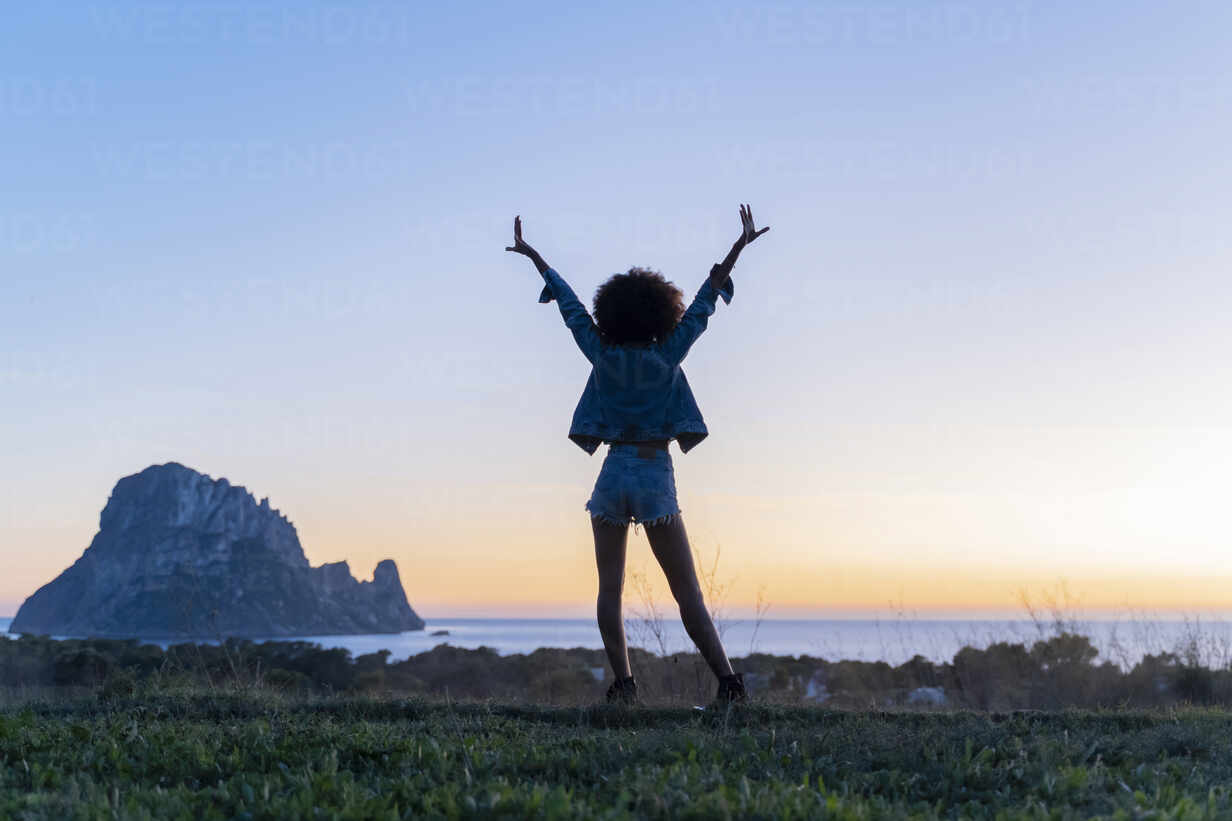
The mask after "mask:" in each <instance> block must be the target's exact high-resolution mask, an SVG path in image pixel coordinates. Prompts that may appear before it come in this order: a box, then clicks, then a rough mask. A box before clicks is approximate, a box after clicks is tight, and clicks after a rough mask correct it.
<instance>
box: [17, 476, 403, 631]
mask: <svg viewBox="0 0 1232 821" xmlns="http://www.w3.org/2000/svg"><path fill="white" fill-rule="evenodd" d="M423 626H424V622H423V620H422V619H420V618H419V616H417V615H416V614H415V611H414V610H412V609H411V606H410V605H409V604H408V603H407V600H406V593H405V592H404V591H403V589H402V581H401V580H400V579H399V577H398V568H397V566H396V565H395V564H394V563H393V561H391V560H389V559H386V560H384V561H382V562H381V563H380V564H378V565H377V566H376V572H375V573H374V574H373V578H372V581H370V582H360V581H356V579H355V578H354V577H353V576H352V575H351V571H350V568H349V567H348V566H347V563H346V562H336V563H334V564H324V565H321V566H320V567H310V566H309V564H308V559H307V557H305V556H304V550H303V548H302V547H300V543H299V537H298V536H297V535H296V533H295V527H294V526H293V525H292V524H291V523H290V522H289V521H287V519H286V517H284V516H283V515H282V514H280V513H279V512H278V511H277V510H274V509H272V508H271V507H270V505H269V500H268V499H262V500H261V503H260V504H257V502H256V500H255V499H253V497H252V494H251V493H249V492H248V491H247V490H245V489H244V488H243V487H240V486H237V485H232V484H231V483H230V482H228V481H227V480H226V479H217V480H214V479H211V478H210V477H209V476H205V475H203V474H200V473H197V472H196V471H195V470H191V469H189V468H186V467H184V466H183V465H180V464H176V463H174V462H171V463H168V464H165V465H154V466H151V467H148V468H146V469H145V470H143V471H141V472H140V473H138V474H135V475H133V476H127V477H125V478H123V479H121V480H120V481H119V482H117V483H116V486H115V489H114V490H112V492H111V498H110V499H108V500H107V506H106V507H104V508H103V513H102V516H101V520H100V526H99V531H98V533H97V534H96V535H95V537H94V540H93V541H92V542H91V543H90V546H89V548H87V549H86V552H85V553H84V554H82V556H81V558H80V559H78V560H77V561H76V562H75V563H74V564H73V566H72V567H70V568H68V569H67V570H65V571H64V572H63V573H61V574H60V575H59V576H58V577H56V579H55V580H53V581H51V582H50V583H48V584H46V585H44V586H43V587H41V588H39V590H38V591H36V592H35V593H34V595H32V596H31V597H30V598H28V599H26V601H25V603H24V604H23V605H22V606H21V609H20V610H18V611H17V615H16V617H15V618H14V619H13V623H12V625H11V626H10V628H9V630H10V632H14V633H48V634H51V635H63V636H123V637H128V636H133V637H141V638H214V637H216V636H219V635H222V636H249V637H266V636H269V637H273V636H310V635H329V634H344V633H397V632H401V631H403V630H422V629H423Z"/></svg>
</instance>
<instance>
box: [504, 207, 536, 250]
mask: <svg viewBox="0 0 1232 821" xmlns="http://www.w3.org/2000/svg"><path fill="white" fill-rule="evenodd" d="M505 250H506V251H513V252H514V253H515V254H522V255H523V256H527V257H529V256H530V255H531V254H533V253H535V249H534V248H531V247H530V246H529V245H528V244H527V243H526V241H525V240H524V239H522V217H521V216H517V217H514V218H513V245H506V246H505Z"/></svg>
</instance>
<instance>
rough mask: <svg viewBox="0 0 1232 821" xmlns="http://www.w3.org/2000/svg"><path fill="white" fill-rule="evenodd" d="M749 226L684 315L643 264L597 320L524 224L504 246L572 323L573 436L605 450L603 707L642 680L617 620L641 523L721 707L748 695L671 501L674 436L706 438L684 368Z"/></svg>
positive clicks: (632, 695)
mask: <svg viewBox="0 0 1232 821" xmlns="http://www.w3.org/2000/svg"><path fill="white" fill-rule="evenodd" d="M740 221H741V225H742V229H741V232H740V237H739V238H738V239H737V240H736V241H735V243H734V244H733V245H732V248H731V251H729V252H728V254H727V257H726V258H724V260H723V261H722V262H720V263H718V264H717V265H714V266H713V267H712V268H711V269H710V276H709V277H707V279H706V281H705V282H703V283H702V286H701V288H700V289H699V290H698V292H697V296H696V297H695V298H694V299H693V302H692V304H691V305H690V306H689V308H688V310H685V309H684V303H683V299H682V294H681V292H680V289H679V288H677V287H676V286H675V285H674V284H672V283H671V282H668V281H667V280H666V279H664V278H663V276H662V275H660V274H658V273H656V272H654V271H649V270H646V269H644V268H631V269H629V271H628V272H627V273H623V274H616V275H614V276H612V277H611V278H610V279H608V280H607V282H605V283H603V285H601V286H600V287H599V290H598V291H597V292H596V293H595V301H594V319H592V318H591V316H590V314H589V313H587V311H586V308H585V307H584V306H583V305H582V304H581V302H579V301H578V298H577V296H576V295H575V294H574V293H573V290H572V289H571V288H570V287H569V285H568V284H567V283H566V282H565V280H564V279H562V278H561V276H560V274H558V273H557V272H556V271H555V270H553V269H552V268H551V267H550V266H549V265H548V264H547V263H546V262H544V261H543V257H541V256H540V255H539V254H538V252H536V251H535V249H534V248H532V247H531V246H530V245H528V244H527V243H526V242H525V241H524V240H523V239H522V218H521V217H515V218H514V220H513V237H514V243H513V245H511V246H508V247H506V248H505V250H506V251H513V252H515V253H518V254H523V255H524V256H526V257H528V258H529V259H530V260H531V261H532V262H534V264H535V267H536V268H538V269H539V273H540V274H541V275H542V276H543V278H544V282H545V285H544V288H543V291H542V293H540V295H539V301H540V302H551V301H552V300H553V299H555V300H556V303H557V305H558V306H559V307H560V312H561V315H562V316H563V317H564V320H565V325H566V326H568V328H569V330H570V331H572V332H573V338H574V340H575V341H576V342H577V344H578V347H579V348H581V350H582V353H583V354H584V355H585V356H586V358H587V359H588V360H589V361H590V363H591V365H592V368H591V373H590V378H589V379H588V380H587V382H586V388H585V390H584V391H583V392H582V398H581V399H580V400H579V401H578V405H577V408H576V409H575V410H574V413H573V423H572V425H571V426H570V429H569V438H570V439H572V440H573V441H574V442H575V443H576V444H577V445H578V446H579V447H581V448H582V449H583V450H585V451H586V452H587V453H594V452H595V450H596V449H597V448H598V447H599V445H600V444H602V443H604V442H606V443H608V452H607V456H606V457H605V458H604V460H603V466H602V468H601V469H600V470H599V477H598V479H597V480H596V481H595V487H594V491H593V493H592V494H591V496H590V500H589V501H587V502H586V509H587V510H588V511H590V515H591V527H592V529H593V531H594V537H595V561H596V563H597V565H598V570H599V596H598V602H597V605H596V614H597V616H598V621H599V632H600V634H601V635H602V636H603V646H604V649H605V650H606V651H607V657H608V661H609V662H610V663H611V665H612V673H613V675H614V676H615V680H614V681H613V683H612V685H611V687H610V688H609V689H608V692H607V699H608V701H612V702H621V703H625V704H633V703H636V702H637V683H636V682H635V681H634V679H633V675H632V673H631V671H630V668H629V651H628V645H627V643H626V640H625V631H624V620H623V619H622V617H621V592H622V590H623V587H624V575H625V545H626V537H627V535H628V525H629V523H630V522H633V523H634V524H635V525H637V524H643V525H644V526H645V527H646V537H647V539H648V540H649V541H650V548H651V550H652V551H653V552H654V555H655V558H656V559H657V560H658V562H659V565H660V566H661V567H662V568H663V573H664V575H666V577H667V582H668V585H669V586H670V587H671V591H672V596H673V597H674V598H675V599H676V603H677V604H678V605H679V606H680V618H681V621H682V622H683V623H684V627H685V630H686V631H687V632H688V634H689V638H691V639H692V640H693V643H694V644H696V645H697V649H698V650H699V651H700V652H701V654H702V656H703V658H705V660H706V663H707V665H709V667H710V669H711V670H712V671H713V672H714V674H715V676H716V677H717V678H718V693H717V695H716V698H715V700H716V702H718V703H720V704H724V703H730V702H734V701H743V700H744V699H745V698H746V693H745V687H744V678H743V674H739V673H735V672H733V671H732V666H731V662H730V661H729V660H728V658H727V653H726V651H724V649H723V643H722V641H720V639H719V634H718V631H717V630H715V627H714V622H713V621H712V620H711V618H710V613H709V612H708V611H707V609H706V604H705V601H704V600H703V598H702V592H701V587H700V585H699V584H698V581H697V571H696V568H695V567H694V566H693V554H692V551H691V550H690V548H689V538H688V535H687V534H686V533H685V529H684V521H683V520H682V519H681V516H680V507H679V505H678V504H677V502H676V479H675V474H674V471H673V468H672V457H671V454H670V452H669V450H668V445H669V444H670V442H671V440H673V439H675V440H676V443H677V444H678V445H679V447H680V451H681V453H687V452H688V451H689V450H690V449H691V448H693V447H694V446H695V445H697V444H698V443H699V442H700V441H702V439H704V438H705V437H706V435H707V430H706V424H705V422H704V421H703V420H702V415H701V412H700V410H698V407H697V403H696V401H695V400H694V399H693V392H692V391H691V390H690V389H689V383H688V380H686V379H685V375H684V371H683V370H681V367H680V363H681V362H682V361H683V360H684V358H685V355H686V354H687V353H688V352H689V348H690V347H692V345H693V343H694V342H695V341H696V340H697V338H698V336H700V335H701V333H702V331H704V330H705V329H706V324H707V321H708V319H709V317H710V315H711V314H712V313H714V311H715V307H716V302H717V299H718V297H720V296H721V297H722V298H723V301H724V302H725V303H730V302H731V298H732V294H733V289H734V286H733V283H732V280H731V270H732V266H734V265H735V263H736V259H737V258H738V257H739V256H740V252H741V251H742V250H743V249H744V247H745V246H746V245H748V244H749V243H751V242H753V241H754V240H755V239H757V238H758V237H759V236H761V235H762V234H764V233H765V232H766V231H769V230H770V228H769V227H768V226H767V227H765V228H762V229H761V230H757V229H756V228H755V227H754V224H753V212H752V210H751V209H750V208H749V207H748V206H746V205H742V206H740Z"/></svg>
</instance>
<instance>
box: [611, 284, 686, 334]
mask: <svg viewBox="0 0 1232 821" xmlns="http://www.w3.org/2000/svg"><path fill="white" fill-rule="evenodd" d="M683 315H684V295H683V294H682V293H681V292H680V289H679V288H677V287H676V286H675V284H674V283H672V282H669V281H668V280H666V279H664V278H663V275H662V274H660V273H659V272H658V271H651V270H649V269H647V268H630V269H629V271H628V273H625V274H613V275H612V276H611V277H610V278H609V279H608V281H607V282H605V283H603V284H602V285H600V286H599V290H597V291H595V324H596V325H598V326H599V333H600V334H601V335H602V337H603V339H604V340H605V341H606V342H608V343H610V344H613V345H627V344H639V343H648V342H659V341H662V340H664V339H666V338H667V335H668V334H670V333H671V332H672V330H673V329H674V328H675V327H676V323H678V322H679V321H680V317H681V316H683Z"/></svg>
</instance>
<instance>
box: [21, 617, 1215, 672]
mask: <svg viewBox="0 0 1232 821" xmlns="http://www.w3.org/2000/svg"><path fill="white" fill-rule="evenodd" d="M11 621H12V619H11V618H0V634H2V635H8V633H7V630H8V626H9V623H10V622H11ZM720 627H721V628H722V630H723V634H724V635H723V638H724V643H725V645H726V646H727V650H728V653H729V655H731V656H733V657H739V656H745V655H748V654H749V653H750V652H758V653H771V654H774V655H784V656H802V655H809V656H815V657H819V658H825V659H828V660H831V661H836V660H840V659H852V660H860V661H886V662H889V663H890V664H901V663H902V662H904V661H906V660H908V659H910V658H911V657H912V656H915V655H917V654H918V655H921V656H924V657H925V658H928V659H930V660H933V661H950V660H951V659H953V657H954V654H955V653H956V652H958V651H959V650H960V649H961V648H963V647H964V646H971V647H981V648H982V647H987V646H988V645H989V644H992V643H994V642H997V641H1008V642H1026V643H1028V644H1030V643H1031V642H1034V641H1036V640H1038V639H1039V638H1040V635H1041V632H1040V629H1039V628H1038V627H1037V626H1036V625H1035V624H1034V623H1032V622H1030V621H1014V620H1009V621H941V620H925V619H898V620H888V621H877V620H854V619H853V620H838V619H835V620H809V619H799V620H787V619H772V620H766V621H763V622H762V623H761V624H760V625H757V624H755V623H754V622H752V621H730V622H726V623H723V624H721V625H720ZM1078 627H1079V629H1080V632H1082V633H1084V634H1085V635H1087V636H1090V637H1091V639H1092V641H1093V643H1094V644H1095V645H1096V647H1098V648H1099V649H1100V651H1101V656H1102V658H1103V659H1106V660H1110V661H1113V662H1116V663H1118V664H1122V665H1127V664H1128V665H1132V664H1133V663H1135V662H1137V661H1138V660H1139V659H1140V658H1141V657H1142V656H1143V655H1144V654H1147V653H1153V654H1156V653H1160V652H1164V651H1172V652H1175V651H1177V650H1178V649H1183V648H1186V647H1191V648H1193V650H1194V651H1195V652H1197V653H1198V655H1199V656H1200V657H1201V658H1202V659H1203V660H1204V662H1205V663H1207V664H1213V665H1217V666H1227V665H1228V663H1229V662H1230V661H1232V623H1230V622H1227V621H1201V622H1195V621H1115V622H1114V621H1088V622H1082V623H1080V624H1079V625H1078ZM437 631H447V632H448V634H447V635H433V633H434V632H437ZM627 633H628V636H629V643H630V645H632V646H640V647H645V648H646V649H648V650H652V651H654V652H660V651H661V650H664V649H666V651H667V652H676V651H679V650H685V649H689V648H690V647H691V646H692V645H691V644H690V642H689V640H688V637H687V636H686V635H685V633H684V630H683V628H682V627H681V626H680V624H679V623H678V622H672V623H666V624H665V625H664V633H663V637H662V640H661V641H660V640H659V639H658V638H656V637H655V635H654V634H653V632H652V631H650V630H648V629H646V627H645V626H644V625H643V624H641V623H639V622H637V621H636V620H630V621H629V622H628V624H627ZM256 640H258V641H260V640H262V639H261V638H260V637H256ZM299 640H302V641H311V642H316V643H318V644H321V645H322V646H324V647H344V648H346V649H347V650H350V651H351V654H352V655H355V656H358V655H362V654H364V653H373V652H376V651H377V650H389V651H390V660H391V661H400V660H402V659H405V658H407V657H408V656H412V655H414V654H416V653H421V652H423V651H425V650H428V649H431V648H432V647H435V646H436V645H438V644H451V645H454V646H455V647H467V648H476V647H491V648H493V649H495V650H496V651H497V652H499V653H501V654H502V655H508V654H511V653H530V652H532V651H534V650H536V649H539V648H541V647H587V648H594V649H599V648H602V647H603V642H602V640H601V639H600V637H599V630H598V628H597V627H596V625H595V623H594V621H591V620H587V619H447V618H443V619H436V620H432V621H430V622H429V623H428V627H427V629H426V630H421V631H414V632H408V633H397V634H377V635H361V636H305V637H303V638H302V639H299ZM153 643H155V644H159V645H160V646H163V647H166V646H167V645H168V644H170V643H171V642H166V641H158V642H153Z"/></svg>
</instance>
